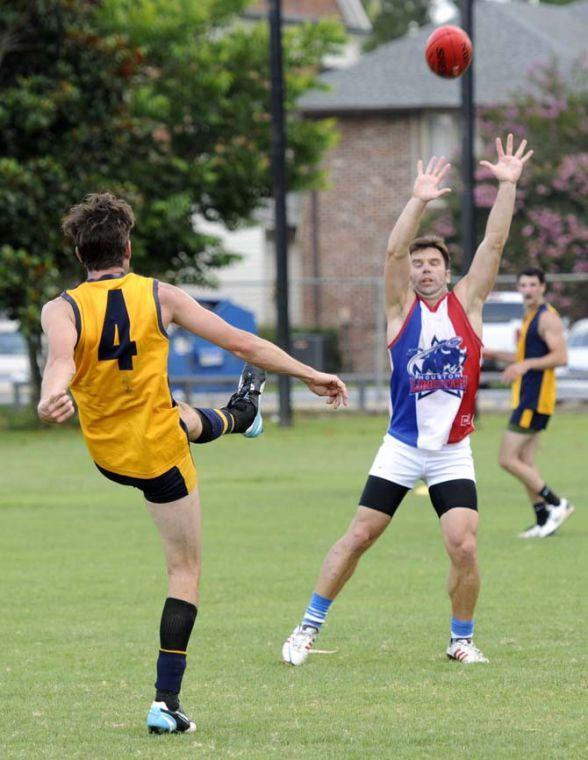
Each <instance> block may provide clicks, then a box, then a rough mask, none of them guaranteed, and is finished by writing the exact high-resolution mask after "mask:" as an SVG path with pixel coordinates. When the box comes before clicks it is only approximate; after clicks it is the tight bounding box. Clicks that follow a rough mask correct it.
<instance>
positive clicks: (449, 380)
mask: <svg viewBox="0 0 588 760" xmlns="http://www.w3.org/2000/svg"><path fill="white" fill-rule="evenodd" d="M411 352H412V353H413V356H411V358H410V359H409V361H408V364H407V366H406V369H407V371H408V374H409V376H410V393H411V394H413V395H414V394H416V397H417V399H421V398H424V397H425V396H430V395H431V393H435V392H436V391H444V392H445V393H449V395H450V396H457V397H458V398H461V397H462V396H463V393H464V391H465V389H466V386H467V380H468V379H467V377H465V376H464V374H463V365H464V362H465V360H466V355H467V352H466V351H465V349H463V348H461V338H460V337H459V336H458V335H456V336H455V337H454V338H448V339H447V340H437V338H435V337H434V338H433V340H432V341H431V347H430V348H416V349H412V350H411Z"/></svg>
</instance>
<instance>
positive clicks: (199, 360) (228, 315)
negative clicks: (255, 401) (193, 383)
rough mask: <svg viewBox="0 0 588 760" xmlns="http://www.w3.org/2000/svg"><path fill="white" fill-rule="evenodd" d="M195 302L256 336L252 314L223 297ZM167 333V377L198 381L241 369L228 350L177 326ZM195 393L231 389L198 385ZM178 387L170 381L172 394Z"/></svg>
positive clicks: (240, 365) (237, 360)
mask: <svg viewBox="0 0 588 760" xmlns="http://www.w3.org/2000/svg"><path fill="white" fill-rule="evenodd" d="M198 303H199V304H200V305H201V306H204V307H205V308H206V309H210V311H212V312H214V313H215V314H216V315H218V316H219V317H221V319H224V320H225V322H228V323H229V324H230V325H233V326H234V327H238V328H240V329H241V330H247V331H248V332H252V333H257V326H256V323H255V316H254V314H253V312H252V311H249V310H248V309H244V308H243V307H242V306H239V305H238V304H236V303H233V301H230V300H229V299H227V298H223V299H216V300H215V299H198ZM168 332H169V333H170V347H169V359H168V373H169V376H170V378H174V377H178V376H184V377H186V376H198V377H199V378H206V377H213V376H215V375H217V376H218V375H227V376H229V377H230V376H235V375H239V374H240V373H241V370H242V369H243V360H242V359H239V358H238V357H237V356H235V355H234V354H231V353H230V352H229V351H225V350H224V349H222V348H219V347H218V346H215V345H214V343H209V342H208V341H207V340H204V339H203V338H200V337H199V336H197V335H194V334H193V333H191V332H188V330H184V329H183V328H181V327H174V328H173V329H171V330H169V331H168ZM197 387H198V390H202V391H213V392H214V391H227V392H228V393H232V389H231V388H230V387H227V385H226V384H225V385H222V384H220V385H219V384H218V383H216V384H215V383H214V382H211V383H202V384H200V383H199V384H198V386H197ZM177 390H178V386H174V384H173V382H172V391H174V392H175V391H177Z"/></svg>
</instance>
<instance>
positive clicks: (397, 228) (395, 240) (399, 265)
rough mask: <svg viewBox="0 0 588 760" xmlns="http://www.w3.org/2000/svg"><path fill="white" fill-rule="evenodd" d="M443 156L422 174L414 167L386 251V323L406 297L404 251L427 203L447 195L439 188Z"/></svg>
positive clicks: (420, 167)
mask: <svg viewBox="0 0 588 760" xmlns="http://www.w3.org/2000/svg"><path fill="white" fill-rule="evenodd" d="M449 167H450V164H448V163H447V162H446V160H445V158H444V157H443V156H441V158H437V157H436V156H433V158H432V159H431V160H430V161H429V163H428V165H427V168H426V170H425V171H423V162H422V161H419V162H418V163H417V177H416V180H415V183H414V186H413V190H412V196H411V198H410V200H409V201H408V203H407V204H406V206H405V207H404V209H403V211H402V213H401V214H400V216H399V217H398V220H397V222H396V224H395V225H394V228H393V229H392V232H391V233H390V237H389V238H388V246H387V249H386V265H385V267H384V278H385V289H386V313H387V314H388V319H389V320H390V319H391V318H392V319H393V318H398V317H400V316H401V312H402V309H403V308H404V306H405V304H406V300H407V297H408V296H409V294H410V256H409V251H408V247H409V245H410V243H411V241H412V240H414V238H415V237H416V236H417V233H418V229H419V223H420V221H421V217H422V215H423V212H424V210H425V208H426V207H427V203H429V201H432V200H435V198H440V197H441V196H442V195H445V194H446V193H450V192H451V189H450V188H449V187H444V188H439V185H440V183H441V180H442V179H443V177H444V176H445V174H446V173H447V171H448V170H449Z"/></svg>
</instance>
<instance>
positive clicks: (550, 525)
mask: <svg viewBox="0 0 588 760" xmlns="http://www.w3.org/2000/svg"><path fill="white" fill-rule="evenodd" d="M573 511H574V507H573V506H572V504H570V502H569V501H568V500H567V499H561V500H560V503H559V505H558V506H557V507H550V509H549V517H548V518H547V522H546V523H545V525H543V526H542V528H541V536H540V538H547V536H553V534H554V533H555V531H556V530H557V529H558V528H561V526H562V525H563V524H564V523H565V521H566V520H567V519H568V517H569V516H570V515H571V514H572V512H573Z"/></svg>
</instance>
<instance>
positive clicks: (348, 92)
mask: <svg viewBox="0 0 588 760" xmlns="http://www.w3.org/2000/svg"><path fill="white" fill-rule="evenodd" d="M431 30H432V27H429V28H423V29H422V30H420V31H419V32H418V33H416V34H414V35H409V36H406V37H404V38H402V39H399V40H395V41H393V42H391V43H388V44H387V45H383V46H381V47H379V48H377V49H376V50H375V51H373V52H372V53H370V54H368V55H365V56H363V57H362V58H361V59H360V60H359V62H358V63H356V64H355V65H353V66H351V67H349V68H346V69H342V70H340V71H333V72H330V73H327V74H325V75H324V76H323V81H324V82H325V83H326V84H328V85H329V88H330V89H329V91H326V92H323V91H315V92H313V93H309V94H308V95H306V96H305V97H304V98H303V99H302V101H301V104H300V107H301V110H302V111H303V112H304V113H305V114H306V115H307V116H309V117H311V118H319V117H324V116H330V117H336V119H337V122H338V129H339V133H340V141H339V143H338V145H337V146H336V147H335V148H334V149H333V150H331V152H330V153H329V155H328V156H327V158H326V161H325V169H326V174H327V178H328V188H327V189H325V190H321V191H320V192H317V193H312V194H307V195H305V196H304V197H303V198H302V200H301V206H300V218H299V225H298V229H297V245H296V250H297V254H298V256H299V257H300V260H299V261H298V262H297V269H298V271H299V272H300V273H301V274H302V275H303V276H309V277H312V276H317V275H318V276H321V277H324V278H330V277H337V278H342V279H343V278H345V280H346V281H345V282H343V281H342V282H341V283H340V284H336V283H333V282H330V281H328V282H325V283H323V284H322V285H320V286H318V285H317V286H314V287H313V288H309V289H308V290H307V291H306V292H305V298H304V306H303V319H304V320H305V321H306V322H307V323H309V322H312V321H315V322H316V323H318V324H319V325H322V326H324V327H325V326H332V327H335V328H337V329H338V331H339V333H340V335H341V336H342V342H343V345H342V349H343V351H344V354H345V369H347V370H353V371H356V372H373V371H374V370H375V369H377V367H376V366H375V365H377V364H378V363H380V367H381V361H382V359H381V353H383V352H384V346H383V347H382V352H380V351H379V349H377V348H376V344H375V341H376V336H377V337H378V339H379V340H380V341H381V339H382V323H383V319H384V316H383V310H382V311H380V306H381V304H380V303H378V302H377V298H379V299H380V300H381V293H380V294H379V295H378V293H377V289H375V288H374V287H373V286H371V287H370V286H369V285H368V284H367V283H365V282H362V281H361V277H365V276H377V277H379V276H381V274H382V269H383V261H384V251H385V246H386V241H387V237H388V234H389V232H390V229H391V226H392V225H393V223H394V221H395V219H396V218H397V216H398V214H399V213H400V211H401V209H402V207H403V205H404V203H405V202H406V200H407V199H408V196H409V193H410V188H411V185H412V181H413V179H414V173H415V167H416V161H417V159H418V158H419V157H421V156H423V157H426V156H430V155H432V154H437V155H440V154H443V155H446V156H451V155H453V154H455V153H456V152H458V151H459V145H460V143H459V110H458V109H459V103H460V85H459V82H456V81H448V80H442V79H439V78H437V77H435V76H434V75H433V74H432V73H431V72H430V71H429V70H428V69H427V67H426V64H425V62H424V56H423V51H424V47H425V41H426V39H427V37H428V35H429V34H430V32H431ZM587 36H588V2H587V1H586V0H582V1H581V2H575V3H571V4H569V5H565V6H556V5H535V4H528V3H522V2H511V3H497V2H484V1H483V0H480V1H479V2H477V3H476V4H475V28H474V51H475V52H474V64H473V65H474V72H475V99H476V102H477V103H478V104H482V105H486V104H491V103H500V102H504V101H505V100H506V98H507V97H508V95H509V94H510V93H511V92H512V91H513V90H515V89H518V88H521V87H524V84H525V77H526V75H527V73H528V71H529V69H530V68H531V67H532V66H534V65H537V64H538V63H540V62H546V61H549V60H552V59H556V60H557V62H558V65H559V66H560V68H561V69H562V71H563V72H564V73H568V72H570V71H571V70H572V67H573V63H574V62H575V61H577V59H578V57H579V56H580V55H582V54H585V53H586V42H585V41H586V38H587ZM535 147H537V146H535ZM347 278H350V279H347ZM376 314H380V315H381V316H380V322H378V320H377V318H376Z"/></svg>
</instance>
